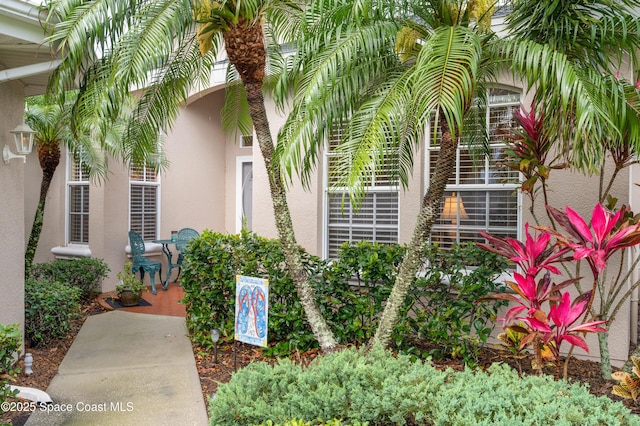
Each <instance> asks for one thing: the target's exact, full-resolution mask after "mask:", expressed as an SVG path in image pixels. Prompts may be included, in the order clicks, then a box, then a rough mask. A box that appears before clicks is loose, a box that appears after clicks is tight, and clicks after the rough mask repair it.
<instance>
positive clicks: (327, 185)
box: [322, 141, 401, 259]
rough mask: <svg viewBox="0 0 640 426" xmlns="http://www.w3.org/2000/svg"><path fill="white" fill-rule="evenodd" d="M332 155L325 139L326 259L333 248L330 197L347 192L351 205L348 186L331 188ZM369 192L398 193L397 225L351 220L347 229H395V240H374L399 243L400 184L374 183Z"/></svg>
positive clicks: (323, 230)
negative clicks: (330, 231)
mask: <svg viewBox="0 0 640 426" xmlns="http://www.w3.org/2000/svg"><path fill="white" fill-rule="evenodd" d="M330 157H331V152H330V149H329V141H325V143H324V164H323V186H324V197H323V211H322V217H323V222H324V223H323V226H322V234H323V235H322V246H323V248H322V251H323V255H324V258H325V259H329V258H330V256H331V255H332V253H330V248H331V244H330V241H329V240H330V238H329V227H330V225H331V223H330V218H329V215H330V202H329V197H330V195H332V194H343V193H344V194H346V198H345V205H347V204H348V205H350V202H349V200H348V198H349V197H348V192H347V190H346V188H330V183H329V159H330ZM366 193H367V194H382V193H385V194H394V193H395V195H396V210H397V211H396V217H395V225H376V224H371V225H370V226H369V227H367V226H364V225H360V226H358V225H356V226H354V225H353V224H352V223H351V222H350V223H349V224H348V225H345V228H346V229H349V230H350V232H351V231H352V230H353V229H356V228H366V229H369V228H373V232H374V233H375V232H376V230H384V231H386V232H394V231H395V241H381V240H378V239H374V241H377V242H381V243H391V242H393V243H397V242H398V241H399V238H400V214H401V210H400V191H399V187H398V185H387V186H383V185H380V186H376V185H374V184H373V182H372V185H371V186H369V187H368V189H367V191H366ZM374 216H375V209H374ZM349 217H350V218H353V216H352V215H350V216H349ZM348 241H360V240H357V239H351V238H350V239H349V240H348Z"/></svg>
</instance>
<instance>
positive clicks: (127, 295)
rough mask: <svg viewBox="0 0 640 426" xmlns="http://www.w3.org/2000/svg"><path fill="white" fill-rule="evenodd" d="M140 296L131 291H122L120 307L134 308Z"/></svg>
mask: <svg viewBox="0 0 640 426" xmlns="http://www.w3.org/2000/svg"><path fill="white" fill-rule="evenodd" d="M141 297H142V295H141V294H140V293H134V292H132V291H131V290H124V291H123V292H122V293H120V303H121V304H122V306H136V305H137V304H138V303H139V302H140V298H141Z"/></svg>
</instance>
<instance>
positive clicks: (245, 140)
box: [240, 135, 253, 148]
mask: <svg viewBox="0 0 640 426" xmlns="http://www.w3.org/2000/svg"><path fill="white" fill-rule="evenodd" d="M252 146H253V135H249V136H244V135H242V136H240V148H251V147H252Z"/></svg>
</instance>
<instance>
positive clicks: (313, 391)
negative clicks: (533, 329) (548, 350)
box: [209, 349, 640, 426]
mask: <svg viewBox="0 0 640 426" xmlns="http://www.w3.org/2000/svg"><path fill="white" fill-rule="evenodd" d="M209 415H210V420H209V422H210V424H211V425H216V426H224V425H243V426H245V425H253V424H261V423H265V422H267V420H270V421H271V422H273V423H276V424H278V423H285V422H287V421H289V420H291V419H298V420H302V421H304V422H309V423H311V424H324V423H325V422H327V421H330V420H332V419H341V421H342V422H344V424H345V425H347V424H358V422H360V423H365V422H369V424H371V425H404V424H420V425H451V426H453V425H461V426H462V425H494V426H495V425H505V426H512V425H532V426H533V425H580V426H587V425H607V426H616V425H621V426H622V425H640V417H638V416H635V415H632V414H631V412H630V411H629V409H627V408H626V407H624V405H622V404H621V403H620V402H614V401H612V400H611V399H609V398H607V397H596V396H594V395H592V394H591V393H589V391H588V390H587V389H586V388H585V387H584V386H582V385H580V384H577V383H574V384H569V383H567V382H565V381H562V380H561V381H557V382H556V381H554V380H553V379H552V378H551V377H549V376H528V377H523V378H521V377H519V376H518V374H517V372H515V371H514V370H512V369H510V368H509V367H508V366H506V365H501V364H494V365H493V366H491V367H490V368H489V369H488V371H486V372H482V371H472V370H471V369H468V370H466V371H464V372H454V371H452V370H447V371H440V370H437V369H435V368H434V367H433V366H432V365H431V363H430V362H425V363H422V362H420V361H417V362H413V361H412V360H411V359H410V357H409V356H406V355H400V356H397V357H394V356H393V355H391V354H390V353H389V352H387V351H383V350H380V349H374V350H373V351H372V352H370V353H369V354H368V355H363V354H362V353H360V352H357V351H355V350H351V349H348V350H343V351H340V352H337V353H334V354H331V355H328V356H325V357H321V358H318V359H316V360H315V361H314V362H312V363H311V364H310V365H309V366H307V367H304V368H303V367H301V366H299V365H295V364H293V363H292V362H290V361H287V360H282V361H280V363H279V364H277V365H274V366H271V365H269V364H266V363H254V364H250V365H249V366H248V367H246V368H243V369H242V370H239V371H238V372H236V373H235V374H234V375H233V376H232V378H231V380H230V381H229V382H228V383H224V384H220V386H219V387H218V391H217V393H216V394H215V397H214V398H212V399H210V400H209ZM285 424H286V423H285Z"/></svg>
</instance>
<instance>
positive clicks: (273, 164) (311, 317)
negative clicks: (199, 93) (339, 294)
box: [224, 20, 337, 353]
mask: <svg viewBox="0 0 640 426" xmlns="http://www.w3.org/2000/svg"><path fill="white" fill-rule="evenodd" d="M224 40H225V47H226V50H227V55H228V56H229V60H230V61H231V63H232V64H233V65H234V66H235V67H236V70H237V71H238V73H239V74H240V77H241V79H242V82H243V84H244V87H245V89H246V92H247V101H248V103H249V114H250V116H251V120H252V121H253V127H254V129H255V132H256V137H257V139H258V145H259V147H260V151H261V152H262V157H263V158H264V163H265V166H266V168H267V173H268V176H269V189H270V191H271V200H272V202H273V211H274V216H275V221H276V227H277V229H278V235H279V238H280V243H281V244H282V249H283V251H284V255H285V261H286V263H287V268H288V269H289V273H290V274H291V276H292V278H293V282H294V284H295V286H296V290H297V292H298V297H299V298H300V302H301V304H302V306H303V308H304V310H305V314H306V316H307V321H308V322H309V325H310V326H311V330H312V332H313V334H314V336H315V337H316V339H317V340H318V343H319V345H320V348H321V349H322V351H323V352H325V353H329V352H333V351H334V350H336V348H337V342H336V340H335V338H334V336H333V333H332V332H331V330H330V329H329V326H328V325H327V323H326V321H325V319H324V317H323V316H322V313H321V312H320V309H319V308H318V304H317V302H316V298H315V290H314V288H313V287H312V285H311V282H310V277H309V275H308V274H307V272H306V271H305V269H304V267H303V263H302V257H301V255H300V247H299V246H298V243H297V242H296V237H295V232H294V229H293V222H292V220H291V213H290V211H289V206H288V204H287V197H286V191H285V187H284V185H283V182H282V177H281V174H280V173H281V172H280V165H279V163H278V162H277V161H273V154H274V145H273V139H272V137H271V131H270V129H269V121H268V119H267V112H266V108H265V105H264V97H263V95H262V82H263V80H264V66H265V63H266V50H265V47H264V37H263V33H262V26H261V25H260V23H259V22H257V23H249V22H247V21H243V20H240V22H239V23H238V25H237V26H235V27H233V28H231V29H230V30H229V31H226V32H225V33H224Z"/></svg>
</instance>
